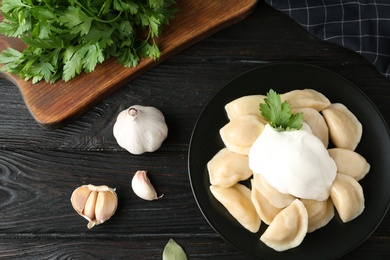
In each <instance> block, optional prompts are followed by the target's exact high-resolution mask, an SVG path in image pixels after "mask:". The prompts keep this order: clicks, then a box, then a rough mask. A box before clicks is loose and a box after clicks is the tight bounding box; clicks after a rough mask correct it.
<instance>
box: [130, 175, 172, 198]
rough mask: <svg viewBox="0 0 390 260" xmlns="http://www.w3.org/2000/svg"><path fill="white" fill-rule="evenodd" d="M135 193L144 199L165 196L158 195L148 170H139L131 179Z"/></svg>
mask: <svg viewBox="0 0 390 260" xmlns="http://www.w3.org/2000/svg"><path fill="white" fill-rule="evenodd" d="M131 187H132V188H133V191H134V193H135V194H136V195H137V196H138V197H140V198H141V199H144V200H157V199H160V198H162V197H163V196H164V194H162V195H161V196H157V192H156V190H155V189H154V187H153V185H152V183H151V182H150V180H149V178H148V176H147V172H146V171H137V172H136V173H135V174H134V176H133V179H132V181H131Z"/></svg>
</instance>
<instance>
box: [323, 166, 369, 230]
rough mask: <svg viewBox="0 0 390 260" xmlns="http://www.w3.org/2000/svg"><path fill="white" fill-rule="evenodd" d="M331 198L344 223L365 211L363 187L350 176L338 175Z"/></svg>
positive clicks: (332, 187) (331, 191)
mask: <svg viewBox="0 0 390 260" xmlns="http://www.w3.org/2000/svg"><path fill="white" fill-rule="evenodd" d="M330 197H331V199H332V202H333V204H334V206H335V207H336V210H337V212H338V213H339V216H340V218H341V220H342V221H343V222H344V223H346V222H348V221H351V220H353V219H355V218H356V217H358V216H359V215H360V214H361V213H362V212H363V210H364V195H363V189H362V186H360V184H359V183H358V182H357V181H356V180H355V179H354V178H352V177H351V176H349V175H346V174H343V173H338V174H337V175H336V179H335V181H334V182H333V185H332V186H331V187H330Z"/></svg>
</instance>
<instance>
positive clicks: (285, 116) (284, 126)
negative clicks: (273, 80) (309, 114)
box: [260, 89, 303, 132]
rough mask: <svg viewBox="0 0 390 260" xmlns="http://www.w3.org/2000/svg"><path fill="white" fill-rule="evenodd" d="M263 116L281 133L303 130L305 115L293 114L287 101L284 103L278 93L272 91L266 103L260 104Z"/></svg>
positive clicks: (268, 94) (265, 100)
mask: <svg viewBox="0 0 390 260" xmlns="http://www.w3.org/2000/svg"><path fill="white" fill-rule="evenodd" d="M260 111H261V115H262V116H263V117H264V118H265V119H266V120H267V121H268V122H269V124H270V125H271V126H272V127H273V128H274V129H275V130H276V131H279V132H282V131H291V130H299V129H301V128H302V123H303V113H296V114H292V113H291V111H290V105H289V104H288V102H287V101H284V102H283V103H282V99H281V97H280V95H279V94H278V93H276V92H275V91H274V90H272V89H270V90H269V92H268V93H267V97H266V98H265V99H264V103H261V104H260Z"/></svg>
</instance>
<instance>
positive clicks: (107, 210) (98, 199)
mask: <svg viewBox="0 0 390 260" xmlns="http://www.w3.org/2000/svg"><path fill="white" fill-rule="evenodd" d="M70 201H71V203H72V206H73V208H74V209H75V210H76V212H77V213H79V214H80V215H81V216H82V217H84V218H85V219H86V220H88V221H89V222H88V225H87V227H88V229H91V228H93V227H94V226H95V225H100V224H102V223H104V222H106V221H107V220H108V219H109V218H111V217H112V215H114V213H115V211H116V209H117V207H118V196H117V194H116V193H115V189H113V188H110V187H108V186H105V185H102V186H95V185H92V184H88V185H83V186H80V187H78V188H77V189H75V190H74V191H73V193H72V196H71V198H70Z"/></svg>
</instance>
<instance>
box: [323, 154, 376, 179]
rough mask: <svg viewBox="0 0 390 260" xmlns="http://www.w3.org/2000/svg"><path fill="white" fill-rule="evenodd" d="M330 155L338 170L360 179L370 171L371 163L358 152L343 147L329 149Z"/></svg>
mask: <svg viewBox="0 0 390 260" xmlns="http://www.w3.org/2000/svg"><path fill="white" fill-rule="evenodd" d="M328 152H329V156H330V157H332V159H333V160H334V161H335V162H336V165H337V172H339V173H344V174H347V175H349V176H351V177H353V178H354V179H355V180H357V181H360V180H361V179H363V178H364V176H366V174H367V173H368V172H369V171H370V164H369V163H368V162H367V161H366V159H364V157H363V156H361V155H360V154H358V153H357V152H354V151H351V150H348V149H343V148H332V149H328Z"/></svg>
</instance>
